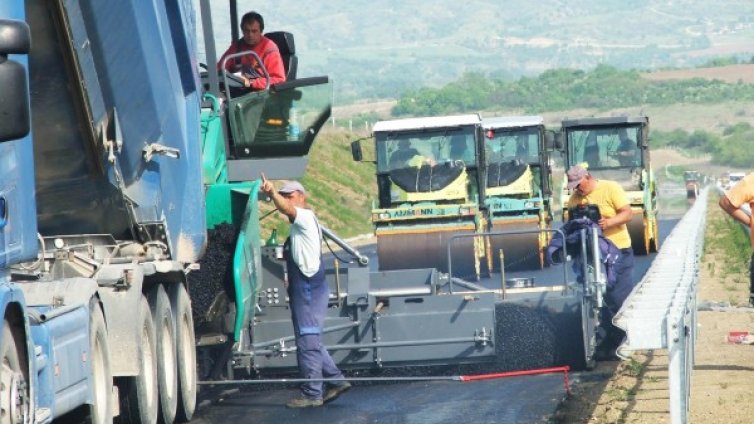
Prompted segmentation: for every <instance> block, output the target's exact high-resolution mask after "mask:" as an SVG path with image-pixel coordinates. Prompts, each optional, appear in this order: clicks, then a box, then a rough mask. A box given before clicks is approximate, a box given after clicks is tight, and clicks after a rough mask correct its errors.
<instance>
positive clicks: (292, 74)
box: [264, 31, 298, 81]
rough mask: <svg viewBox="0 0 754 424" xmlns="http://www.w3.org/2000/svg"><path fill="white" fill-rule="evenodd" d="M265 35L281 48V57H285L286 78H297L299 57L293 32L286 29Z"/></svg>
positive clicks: (289, 79) (288, 79) (290, 79)
mask: <svg viewBox="0 0 754 424" xmlns="http://www.w3.org/2000/svg"><path fill="white" fill-rule="evenodd" d="M264 35H265V37H267V38H269V39H270V40H272V41H273V42H274V43H275V44H277V46H278V50H280V57H282V58H283V68H284V69H285V80H286V81H292V80H294V79H296V71H298V57H296V43H295V42H294V41H293V34H291V33H290V32H286V31H274V32H268V33H265V34H264Z"/></svg>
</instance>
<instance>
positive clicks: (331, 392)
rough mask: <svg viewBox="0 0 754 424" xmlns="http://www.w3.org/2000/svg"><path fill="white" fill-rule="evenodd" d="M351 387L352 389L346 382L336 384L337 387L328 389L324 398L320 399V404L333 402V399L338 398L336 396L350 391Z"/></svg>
mask: <svg viewBox="0 0 754 424" xmlns="http://www.w3.org/2000/svg"><path fill="white" fill-rule="evenodd" d="M351 387H352V385H351V383H349V382H347V381H346V382H344V383H342V384H338V385H337V386H333V387H330V388H329V389H327V391H326V392H325V396H324V397H322V402H324V403H328V402H332V401H334V400H335V399H337V398H338V396H340V395H342V394H343V393H345V392H347V391H349V390H351Z"/></svg>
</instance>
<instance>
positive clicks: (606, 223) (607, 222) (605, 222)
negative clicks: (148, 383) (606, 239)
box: [599, 218, 613, 231]
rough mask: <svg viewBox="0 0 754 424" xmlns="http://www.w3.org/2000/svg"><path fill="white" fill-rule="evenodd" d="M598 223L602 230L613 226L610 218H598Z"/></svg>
mask: <svg viewBox="0 0 754 424" xmlns="http://www.w3.org/2000/svg"><path fill="white" fill-rule="evenodd" d="M599 224H600V228H602V231H605V230H607V229H608V228H610V227H612V226H613V221H612V220H611V219H610V218H600V221H599Z"/></svg>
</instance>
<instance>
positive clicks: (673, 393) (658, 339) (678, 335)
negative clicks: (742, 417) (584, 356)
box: [613, 189, 709, 424]
mask: <svg viewBox="0 0 754 424" xmlns="http://www.w3.org/2000/svg"><path fill="white" fill-rule="evenodd" d="M708 191H709V190H708V189H705V190H703V191H702V192H701V193H700V194H699V196H698V197H697V199H696V202H694V205H693V206H692V207H691V208H690V209H689V210H688V211H687V212H686V214H685V215H684V216H683V218H681V220H680V221H679V222H678V224H676V226H675V228H674V229H673V231H672V232H671V233H670V234H669V235H668V236H667V237H666V238H665V241H664V243H663V245H662V246H661V248H660V251H659V252H658V253H657V256H656V257H655V259H654V261H653V262H652V265H651V266H650V268H649V269H648V270H647V273H646V274H645V275H644V278H642V279H641V281H640V282H639V284H637V286H636V287H635V288H634V290H633V292H632V293H631V295H630V296H629V298H628V299H627V300H626V302H625V303H624V304H623V307H622V308H621V310H620V311H618V314H617V315H616V316H615V319H614V320H613V322H614V324H615V325H616V326H618V327H619V328H621V329H623V330H625V331H626V340H624V342H623V344H621V346H620V347H619V348H618V354H619V355H620V356H621V357H623V358H627V352H631V351H637V350H653V349H667V351H668V383H669V397H670V422H671V423H672V424H685V423H688V420H689V395H690V379H691V370H692V368H693V365H694V346H695V343H696V327H697V326H696V322H697V321H696V320H697V317H696V291H697V286H698V283H699V263H700V261H701V255H702V249H703V246H704V227H705V226H704V224H705V219H706V215H707V197H708Z"/></svg>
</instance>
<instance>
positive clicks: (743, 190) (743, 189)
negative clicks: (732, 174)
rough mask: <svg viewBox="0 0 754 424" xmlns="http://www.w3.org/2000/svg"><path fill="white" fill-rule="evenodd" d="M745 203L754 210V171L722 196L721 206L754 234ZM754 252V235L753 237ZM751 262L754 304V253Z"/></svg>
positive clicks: (750, 288) (751, 294)
mask: <svg viewBox="0 0 754 424" xmlns="http://www.w3.org/2000/svg"><path fill="white" fill-rule="evenodd" d="M744 203H748V204H749V208H750V209H749V210H750V211H752V210H754V173H751V174H749V175H747V176H746V177H744V179H743V180H741V181H739V182H738V183H736V185H734V186H733V187H732V188H731V189H730V190H728V192H727V193H725V195H724V196H722V197H720V202H719V204H720V207H721V208H722V209H723V210H724V211H725V212H727V213H728V215H730V216H731V217H733V219H735V220H736V221H738V222H740V223H742V224H744V225H746V226H747V227H749V232H750V234H751V235H754V223H752V219H751V217H750V216H749V215H748V214H747V213H746V212H744V211H743V210H741V209H740V208H741V206H742V205H743V204H744ZM751 244H752V249H753V250H752V252H754V237H752V238H751ZM751 259H752V260H751V262H750V263H749V306H754V253H752V255H751Z"/></svg>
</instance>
